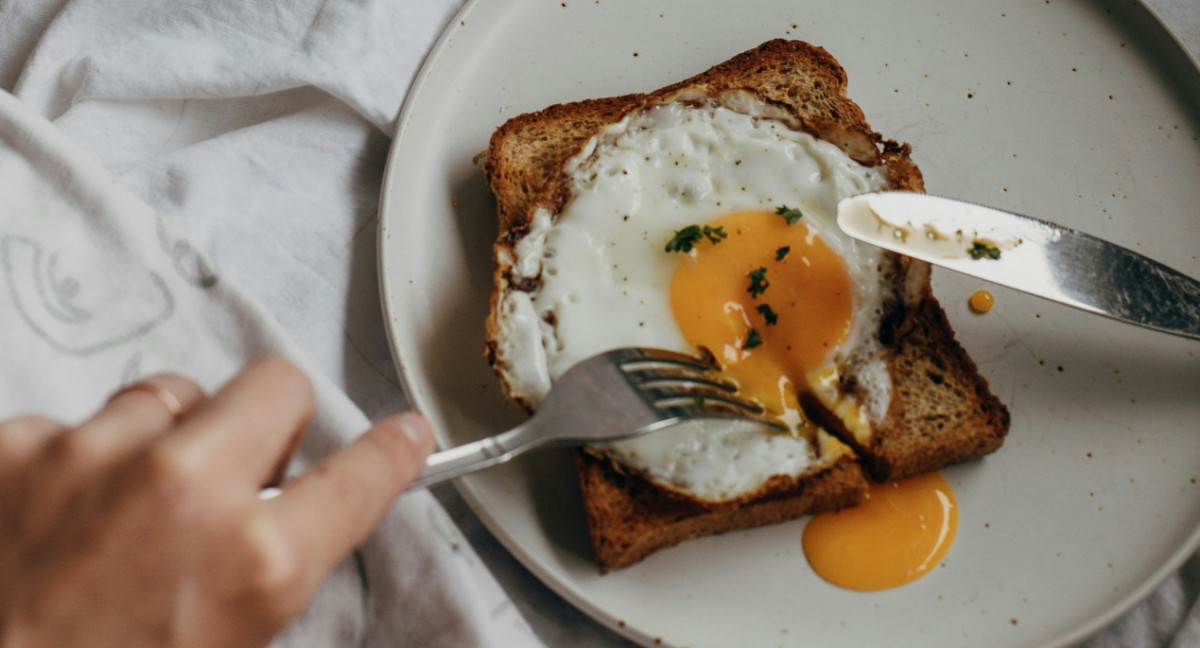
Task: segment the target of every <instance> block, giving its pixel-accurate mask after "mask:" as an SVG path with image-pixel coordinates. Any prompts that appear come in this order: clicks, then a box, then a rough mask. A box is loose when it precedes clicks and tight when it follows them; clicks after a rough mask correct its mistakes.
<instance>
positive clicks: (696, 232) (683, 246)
mask: <svg viewBox="0 0 1200 648" xmlns="http://www.w3.org/2000/svg"><path fill="white" fill-rule="evenodd" d="M727 236H728V234H726V233H725V228H724V227H709V226H708V225H705V226H704V227H701V226H699V225H688V226H687V227H685V228H683V229H681V230H679V231H677V232H675V236H673V237H671V240H670V241H668V242H667V247H666V250H667V252H684V253H686V252H691V251H692V248H693V247H695V246H696V244H697V243H699V242H700V239H702V238H707V239H708V240H709V242H711V243H713V244H716V243H720V242H721V239H724V238H725V237H727Z"/></svg>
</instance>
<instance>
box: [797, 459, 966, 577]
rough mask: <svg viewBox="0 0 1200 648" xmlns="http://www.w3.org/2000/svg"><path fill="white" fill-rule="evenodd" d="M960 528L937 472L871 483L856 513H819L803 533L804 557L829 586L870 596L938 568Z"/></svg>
mask: <svg viewBox="0 0 1200 648" xmlns="http://www.w3.org/2000/svg"><path fill="white" fill-rule="evenodd" d="M957 528H958V506H957V505H956V503H955V499H954V492H953V491H952V490H951V489H950V485H949V484H947V483H946V480H945V479H944V478H943V477H942V476H941V474H939V473H937V472H932V473H927V474H924V475H918V476H916V477H910V478H908V479H905V480H901V481H899V482H891V483H886V484H878V483H874V482H872V484H871V487H870V489H869V491H868V493H867V499H866V500H865V501H864V502H863V503H862V504H859V505H858V506H856V507H853V508H848V509H843V510H841V511H831V512H828V513H821V514H819V515H817V516H815V517H813V518H812V519H811V520H809V522H808V525H807V526H806V527H805V528H804V535H803V540H802V544H803V546H804V555H805V556H806V557H807V558H808V562H809V564H810V565H812V568H813V570H814V571H816V572H817V574H819V575H820V576H821V578H824V579H825V580H826V581H829V582H830V583H833V584H834V585H838V586H840V587H845V588H847V589H853V590H860V591H871V590H881V589H887V588H890V587H897V586H899V585H903V584H905V583H908V582H910V581H914V580H916V579H918V578H920V577H921V576H923V575H925V574H926V573H927V572H928V571H929V570H931V569H933V568H934V567H935V566H937V564H938V562H939V561H941V559H942V557H943V556H945V555H946V552H947V551H948V550H949V549H950V544H951V542H952V541H953V539H954V532H955V530H956V529H957Z"/></svg>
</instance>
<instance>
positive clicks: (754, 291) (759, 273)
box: [746, 267, 771, 297]
mask: <svg viewBox="0 0 1200 648" xmlns="http://www.w3.org/2000/svg"><path fill="white" fill-rule="evenodd" d="M746 276H747V277H750V287H749V288H747V289H746V292H748V293H750V294H751V295H752V296H754V297H758V296H759V295H761V294H763V291H764V290H766V289H767V286H770V285H771V282H769V281H767V269H766V268H763V267H759V268H758V269H757V270H751V271H750V272H747V273H746Z"/></svg>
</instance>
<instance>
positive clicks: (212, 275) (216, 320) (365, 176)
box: [0, 0, 540, 646]
mask: <svg viewBox="0 0 1200 648" xmlns="http://www.w3.org/2000/svg"><path fill="white" fill-rule="evenodd" d="M390 6H391V5H387V4H385V3H376V4H374V5H371V4H370V3H367V4H366V5H364V4H361V3H359V4H349V3H347V4H345V5H342V4H339V3H328V4H324V3H319V2H293V3H278V4H277V5H275V6H273V7H267V6H265V5H262V6H260V5H259V4H258V3H248V4H244V5H243V4H241V3H218V2H214V3H207V2H199V3H176V4H164V3H156V2H147V3H136V2H125V1H124V0H122V1H121V2H89V1H81V2H15V3H14V2H3V3H0V46H2V48H0V52H2V53H3V57H2V58H0V78H2V79H3V80H4V84H5V87H6V88H14V89H15V90H16V94H17V95H18V97H14V96H13V95H11V94H9V93H8V92H2V91H0V417H9V416H13V415H16V414H19V413H23V412H30V411H40V412H44V413H47V414H49V415H52V416H54V417H56V418H59V419H62V420H65V421H78V420H80V419H82V418H84V417H86V416H87V415H88V414H90V413H91V412H92V411H94V410H95V409H96V408H97V407H99V406H100V405H101V404H102V403H103V402H104V401H105V400H106V399H107V397H108V395H109V394H110V393H111V391H112V390H113V389H115V388H116V387H118V386H120V385H121V384H125V383H129V382H132V381H135V380H137V379H138V378H139V377H141V376H144V375H147V374H149V373H153V372H157V371H176V372H180V373H183V374H186V375H189V376H192V377H193V378H195V379H196V380H197V381H198V382H200V383H201V384H202V385H203V386H205V387H206V388H208V389H209V390H212V389H215V388H217V387H218V386H219V385H221V384H222V383H223V382H224V381H225V380H227V379H228V378H229V377H230V376H232V375H233V373H234V372H236V371H237V370H238V369H239V368H240V367H241V366H242V365H243V364H244V363H245V362H246V361H247V360H249V359H250V358H252V357H254V356H256V355H259V354H262V353H267V352H274V353H282V354H285V355H287V356H289V357H291V358H292V359H293V360H295V361H296V362H298V363H299V364H300V365H301V366H302V367H304V368H305V369H306V370H307V371H308V373H309V375H310V376H311V377H312V379H313V382H314V386H315V389H316V393H317V401H318V405H317V416H316V419H315V420H314V422H313V425H312V427H311V428H310V430H309V432H308V434H307V436H306V437H305V441H304V443H303V446H302V448H301V450H300V453H299V455H298V457H297V460H296V462H295V465H294V469H295V470H303V469H304V468H305V467H306V466H307V465H309V464H311V463H313V462H314V461H316V460H318V459H319V458H321V457H323V456H325V455H327V454H329V453H330V452H332V451H334V450H336V449H337V448H338V447H341V446H342V445H344V444H346V443H347V442H348V441H349V440H350V439H352V438H353V437H354V436H355V435H357V434H359V433H361V432H362V431H363V430H365V429H366V428H367V427H368V425H369V420H368V415H369V416H370V417H371V418H375V417H378V416H381V415H383V414H385V413H387V412H390V411H394V410H396V409H399V408H402V407H404V406H405V405H406V401H405V399H404V396H403V393H402V391H401V389H400V386H399V385H400V383H399V381H398V379H397V377H396V376H395V374H394V372H393V371H392V370H391V366H392V364H391V360H390V354H389V351H388V349H387V346H386V337H385V336H384V335H383V334H382V330H381V328H380V326H381V324H380V322H381V318H380V316H379V311H378V304H377V300H378V293H377V288H376V287H375V280H374V270H373V266H374V261H373V254H374V253H373V250H374V229H373V225H374V218H375V210H376V203H375V201H376V198H377V196H378V192H379V185H378V182H379V180H378V178H379V176H380V175H381V172H382V166H383V162H384V160H385V157H386V151H387V146H388V143H389V140H388V137H387V135H386V133H387V132H390V130H391V122H392V121H393V120H394V119H395V113H396V111H397V110H398V107H399V104H400V102H401V98H402V96H403V93H404V91H405V89H406V87H407V83H408V80H409V79H410V78H411V75H412V73H413V71H414V70H415V69H416V66H417V65H418V64H419V62H420V59H421V56H422V55H423V53H424V51H425V50H426V49H427V48H428V46H429V43H430V42H431V40H432V35H433V34H436V33H437V31H438V30H440V29H441V26H442V22H444V19H445V18H446V17H447V16H448V15H449V14H450V13H451V12H453V11H454V10H455V9H456V6H455V3H428V4H427V5H418V4H415V3H414V4H409V5H406V6H405V7H402V8H399V9H397V10H395V11H392V10H390V9H388V7H390ZM400 25H403V26H404V27H405V28H406V30H407V31H409V32H411V33H412V34H413V36H412V37H410V38H407V39H404V40H405V42H404V43H402V44H400V43H398V44H397V45H396V46H393V47H388V48H383V49H381V50H378V51H375V52H374V53H373V54H370V56H375V57H377V58H378V59H379V61H378V62H379V64H378V65H374V66H370V65H367V66H362V65H349V63H350V62H351V60H353V59H354V58H355V57H356V56H359V57H361V56H364V54H363V53H362V52H357V53H356V52H354V51H342V52H339V54H338V55H337V56H332V57H329V56H322V55H320V52H322V51H325V50H328V48H329V43H330V42H349V43H355V44H357V46H359V47H366V46H368V45H369V43H364V41H363V39H361V38H356V37H352V36H351V35H349V34H348V33H347V31H350V32H353V31H355V30H357V29H359V28H365V27H367V26H370V29H372V30H375V31H376V32H377V36H378V37H379V38H381V39H383V38H385V37H386V38H391V37H393V36H394V35H395V34H394V33H392V34H388V33H387V30H388V29H389V28H395V29H396V33H398V32H399V31H400V30H399V29H398V27H399V26H400ZM305 33H307V36H305V35H304V34H305ZM384 61H386V64H384ZM358 62H361V58H360V59H359V61H358ZM340 66H344V67H345V68H346V69H348V70H351V71H350V72H348V73H347V74H339V73H337V70H338V68H339V67H340ZM235 70H236V71H235ZM356 74H357V76H356ZM385 78H386V79H387V82H386V83H383V82H382V81H383V79H385ZM375 84H378V87H377V88H376V87H375ZM356 88H357V89H356ZM362 88H366V89H368V91H361V89H362ZM50 119H53V120H54V123H51V122H50V121H49V120H50ZM359 257H361V258H359ZM414 316H420V314H414ZM348 394H353V396H354V398H353V399H352V398H351V396H349V395H348ZM364 410H366V412H367V413H366V414H364ZM277 644H278V645H281V646H350V645H371V646H375V645H388V646H401V645H411V646H476V645H477V646H537V645H540V642H539V641H538V640H537V639H536V638H535V637H534V635H533V634H532V633H531V632H530V630H529V628H528V625H527V624H526V623H525V621H524V620H523V619H522V618H521V616H520V615H519V614H518V613H517V611H516V609H515V607H514V606H513V605H512V602H511V601H510V600H509V599H508V597H507V596H506V595H505V593H504V592H503V590H502V589H501V588H500V587H499V585H498V584H497V583H496V581H495V579H494V578H493V577H492V576H491V574H490V573H489V572H488V570H487V569H486V568H485V567H484V566H483V565H482V563H481V562H480V560H479V558H478V556H477V555H476V554H475V553H474V551H473V550H472V549H471V545H470V543H469V542H468V541H467V540H466V539H465V538H464V537H463V536H462V534H461V533H460V532H459V530H458V529H457V527H456V526H455V525H454V523H453V522H452V521H451V519H450V518H449V517H448V516H447V514H446V513H445V511H444V510H443V509H442V507H441V506H440V505H439V504H438V503H437V502H436V500H435V499H434V498H433V497H432V496H431V495H430V494H429V493H428V492H414V493H410V494H407V495H405V496H404V497H402V498H401V500H400V501H399V502H398V503H397V505H396V506H394V507H393V509H392V511H391V512H390V513H389V515H388V516H387V518H386V519H385V520H384V522H383V523H382V524H381V525H380V527H379V528H378V529H377V531H376V532H375V533H374V534H373V535H372V536H371V537H370V538H369V539H368V541H367V542H366V543H365V544H364V545H363V546H362V547H361V549H360V550H359V551H358V552H357V553H356V554H355V556H354V557H353V558H352V559H350V560H348V561H347V562H346V563H345V564H343V565H342V566H341V567H340V568H339V569H338V570H337V571H336V572H335V573H334V575H333V576H332V577H331V578H330V579H329V581H328V582H327V584H326V586H325V587H324V588H323V589H322V590H321V593H320V594H319V595H318V597H317V599H316V600H315V601H314V603H313V605H312V606H311V608H310V609H309V611H308V612H307V613H306V614H305V615H304V616H303V617H302V618H301V619H299V620H298V621H297V622H296V623H295V624H294V625H293V626H292V627H290V628H289V629H288V630H287V631H286V632H285V633H284V634H283V635H282V636H281V637H280V638H279V639H278V641H277Z"/></svg>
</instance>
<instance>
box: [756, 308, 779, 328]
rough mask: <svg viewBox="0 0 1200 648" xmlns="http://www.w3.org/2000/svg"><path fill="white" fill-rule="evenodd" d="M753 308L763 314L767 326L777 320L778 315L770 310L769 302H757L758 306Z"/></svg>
mask: <svg viewBox="0 0 1200 648" xmlns="http://www.w3.org/2000/svg"><path fill="white" fill-rule="evenodd" d="M755 310H757V311H758V312H759V313H760V314H761V315H762V316H763V319H764V320H766V321H767V326H773V325H774V324H775V322H778V321H779V316H778V315H776V314H775V311H773V310H771V305H770V304H759V306H758V308H756V309H755Z"/></svg>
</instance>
